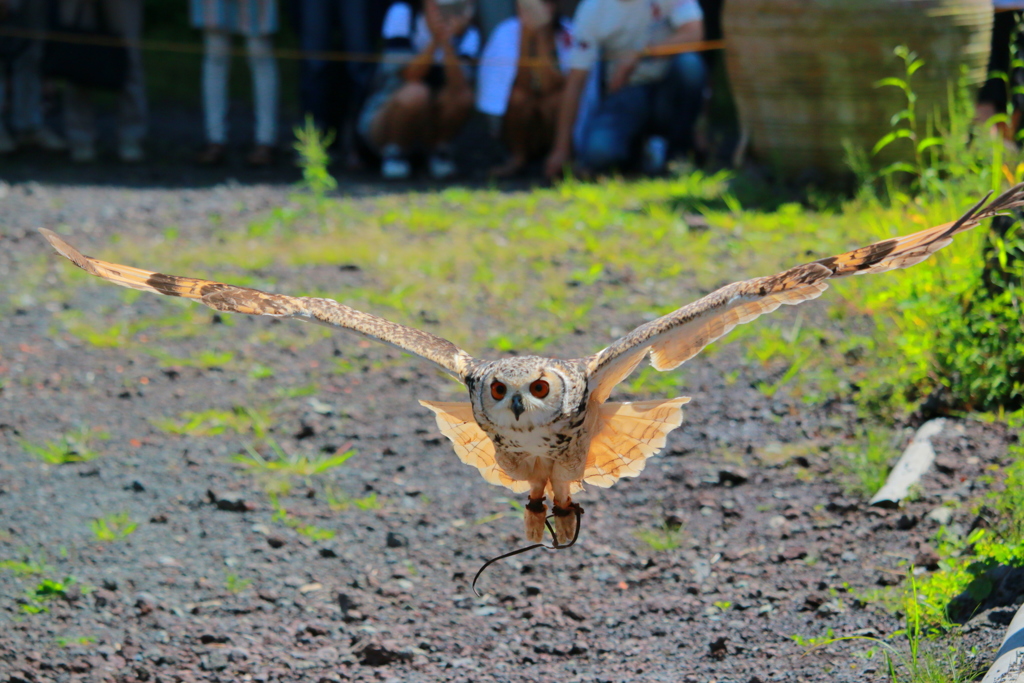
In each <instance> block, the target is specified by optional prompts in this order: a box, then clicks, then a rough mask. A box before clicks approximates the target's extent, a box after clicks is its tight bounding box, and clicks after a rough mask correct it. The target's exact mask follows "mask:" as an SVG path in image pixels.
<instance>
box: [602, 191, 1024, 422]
mask: <svg viewBox="0 0 1024 683" xmlns="http://www.w3.org/2000/svg"><path fill="white" fill-rule="evenodd" d="M989 196H991V193H989V195H986V196H985V198H984V199H982V200H981V201H980V202H978V203H977V204H976V205H975V206H974V207H973V208H972V209H971V210H970V211H968V212H967V213H965V214H964V215H963V216H961V217H960V218H959V219H958V220H956V221H954V222H952V223H944V224H942V225H937V226H935V227H933V228H929V229H927V230H922V231H920V232H916V233H914V234H912V235H907V236H905V237H895V238H892V239H887V240H882V241H881V242H875V243H874V244H870V245H868V246H866V247H861V248H860V249H855V250H853V251H848V252H846V253H845V254H839V255H838V256H830V257H829V258H824V259H820V260H818V261H814V262H812V263H805V264H804V265H802V266H797V267H795V268H791V269H789V270H787V271H784V272H782V273H779V274H777V275H771V276H768V277H759V278H754V279H752V280H744V281H742V282H734V283H733V284H731V285H726V286H725V287H722V288H721V289H718V290H716V291H714V292H712V293H711V294H708V295H707V296H705V297H704V298H702V299H699V300H697V301H695V302H693V303H692V304H689V305H687V306H683V307H682V308H680V309H678V310H676V311H673V312H672V313H669V314H668V315H665V316H662V317H661V318H658V319H657V320H652V321H651V322H649V323H646V324H644V325H641V326H640V327H638V328H636V329H635V330H633V331H632V332H630V333H629V334H627V335H626V336H624V337H622V338H620V339H618V340H617V341H616V342H615V343H613V344H612V345H611V346H609V347H608V348H606V349H604V350H603V351H600V352H598V353H596V354H594V355H593V356H590V357H589V358H586V359H584V362H585V363H586V364H587V370H588V372H587V374H588V377H589V378H590V388H591V396H592V400H596V401H598V402H603V401H605V400H607V398H608V396H609V394H610V393H611V391H612V388H614V387H615V385H616V384H618V383H619V382H621V381H622V380H624V379H625V378H626V377H627V376H628V375H629V373H631V372H632V371H633V369H634V368H636V366H637V365H639V364H640V361H642V360H643V359H644V356H646V355H647V354H648V353H649V354H650V356H651V365H652V366H654V368H655V369H656V370H671V369H673V368H675V367H677V366H679V365H680V364H681V363H684V362H685V361H687V360H689V359H690V358H693V357H694V356H695V355H697V354H698V353H700V351H701V349H703V348H704V347H705V346H707V345H708V344H710V343H711V342H713V341H715V340H716V339H718V338H719V337H722V336H723V335H725V334H727V333H729V331H731V330H732V329H733V328H734V327H736V326H737V325H741V324H743V323H748V322H750V321H751V320H754V319H755V318H757V317H758V316H760V315H762V314H764V313H770V312H772V311H774V310H775V309H776V308H778V307H779V306H781V305H782V304H789V305H794V304H798V303H801V302H803V301H807V300H809V299H814V298H817V297H819V296H821V294H822V292H824V291H825V290H826V289H828V281H829V280H831V279H833V278H837V277H844V276H846V275H863V274H865V273H884V272H885V271H887V270H894V269H896V268H906V267H908V266H912V265H914V264H916V263H920V262H921V261H923V260H925V259H926V258H928V257H929V256H931V255H932V254H933V253H935V252H936V251H938V250H939V249H942V248H943V247H945V246H946V245H948V244H949V243H950V242H952V241H953V236H954V235H956V234H957V233H960V232H964V231H966V230H970V229H971V228H973V227H975V226H976V225H978V224H979V223H980V222H981V221H983V220H985V219H986V218H991V217H992V216H995V215H996V214H999V213H1001V212H1003V211H1007V210H1009V209H1012V208H1015V207H1018V206H1022V205H1024V184H1020V185H1016V186H1015V187H1013V188H1011V189H1009V190H1007V191H1006V192H1004V193H1003V194H1001V195H1000V196H999V197H997V198H996V199H994V200H992V202H991V203H989V204H988V205H987V206H986V205H985V202H986V201H987V200H988V198H989Z"/></svg>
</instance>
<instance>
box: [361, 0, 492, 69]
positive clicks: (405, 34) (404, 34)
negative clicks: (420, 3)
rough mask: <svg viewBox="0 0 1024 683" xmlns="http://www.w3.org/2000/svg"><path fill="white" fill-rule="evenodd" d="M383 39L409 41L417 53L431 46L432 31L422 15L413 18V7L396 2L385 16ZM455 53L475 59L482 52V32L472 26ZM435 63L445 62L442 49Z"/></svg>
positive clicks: (464, 34) (435, 57)
mask: <svg viewBox="0 0 1024 683" xmlns="http://www.w3.org/2000/svg"><path fill="white" fill-rule="evenodd" d="M381 37H383V38H384V40H385V41H393V40H403V39H404V40H408V41H409V43H410V44H411V46H412V49H413V50H415V51H416V52H417V53H418V52H420V51H422V50H423V49H424V48H425V47H427V45H429V44H430V29H429V28H428V27H427V20H426V19H425V18H424V16H423V15H422V14H419V15H416V16H415V17H414V16H413V11H412V7H411V6H410V5H409V4H408V3H405V2H396V3H395V4H393V5H391V7H390V8H389V9H388V13H387V14H386V15H385V16H384V26H383V28H382V29H381ZM457 40H458V44H457V45H456V46H455V51H456V53H457V54H458V55H459V56H460V57H465V58H466V59H474V58H475V57H476V55H477V53H478V52H480V32H479V31H477V29H476V27H475V26H470V27H469V28H468V29H466V32H465V33H463V34H462V37H461V38H458V39H457ZM434 61H435V62H437V63H441V62H443V61H444V58H443V53H442V52H441V50H440V48H439V49H438V51H437V53H436V54H435V55H434Z"/></svg>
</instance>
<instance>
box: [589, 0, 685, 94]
mask: <svg viewBox="0 0 1024 683" xmlns="http://www.w3.org/2000/svg"><path fill="white" fill-rule="evenodd" d="M703 19H704V13H703V12H702V11H701V8H700V5H699V4H698V3H697V0H583V2H581V3H580V6H579V7H577V8H576V16H575V17H574V18H573V47H572V51H571V52H570V54H569V68H571V69H585V70H590V69H592V68H593V67H594V65H595V64H597V62H598V60H599V59H604V60H606V61H607V62H608V64H607V69H606V70H605V77H606V78H610V77H611V75H612V74H613V73H614V72H615V67H616V65H617V62H618V60H620V59H622V58H623V57H624V56H626V55H628V54H630V53H633V52H637V51H638V50H643V49H644V48H646V47H648V46H649V45H653V44H655V43H657V42H659V41H662V40H664V39H665V38H668V37H669V36H670V35H671V34H672V33H673V32H674V31H675V29H677V28H679V27H680V26H682V25H683V24H688V23H690V22H691V21H701V20H703ZM667 68H668V61H667V60H666V59H645V60H643V61H642V62H641V63H640V64H639V65H637V68H636V70H635V71H634V72H633V76H632V78H630V81H629V84H630V85H642V84H644V83H651V82H653V81H656V80H659V79H660V78H661V77H662V76H663V75H664V74H665V70H666V69H667Z"/></svg>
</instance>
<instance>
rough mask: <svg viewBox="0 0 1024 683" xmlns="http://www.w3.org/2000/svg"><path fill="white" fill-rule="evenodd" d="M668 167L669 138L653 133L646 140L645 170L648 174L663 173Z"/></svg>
mask: <svg viewBox="0 0 1024 683" xmlns="http://www.w3.org/2000/svg"><path fill="white" fill-rule="evenodd" d="M667 167H668V140H666V139H665V138H663V137H661V136H660V135H652V136H651V137H649V138H647V140H646V141H645V142H644V157H643V172H644V173H645V174H647V175H652V176H656V175H661V174H663V173H664V172H665V169H666V168H667Z"/></svg>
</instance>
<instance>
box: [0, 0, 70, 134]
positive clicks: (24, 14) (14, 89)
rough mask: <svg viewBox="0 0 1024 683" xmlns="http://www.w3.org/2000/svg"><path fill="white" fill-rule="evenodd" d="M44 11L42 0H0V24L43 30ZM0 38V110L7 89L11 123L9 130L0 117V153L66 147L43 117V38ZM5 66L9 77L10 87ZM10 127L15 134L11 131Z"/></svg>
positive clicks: (44, 28)
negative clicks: (0, 43)
mask: <svg viewBox="0 0 1024 683" xmlns="http://www.w3.org/2000/svg"><path fill="white" fill-rule="evenodd" d="M46 14H47V6H46V3H45V2H39V1H38V0H37V1H33V0H0V28H12V29H15V30H24V31H30V32H38V31H45V30H46V23H47V21H46V20H47V16H46ZM2 40H3V45H2V47H3V54H2V55H0V112H2V111H3V110H4V108H5V106H4V105H5V104H6V99H7V94H8V92H9V93H10V96H11V102H10V121H11V127H10V130H9V129H8V127H7V126H6V125H5V124H4V123H3V121H2V120H0V154H9V153H10V152H13V151H15V150H16V149H18V148H21V147H39V148H41V149H44V150H47V151H51V152H59V151H63V150H66V149H67V143H66V142H65V141H64V139H63V138H61V137H60V136H59V135H57V134H56V133H54V132H53V131H52V130H50V129H49V128H48V127H47V126H46V123H45V121H44V120H43V78H42V72H41V66H42V65H41V62H42V56H43V41H42V40H41V39H39V38H27V37H25V38H19V37H17V36H11V37H4V38H3V39H2ZM4 62H6V63H4ZM8 67H9V72H10V77H11V78H10V89H9V90H8V80H7V75H8ZM12 131H13V133H14V136H12V135H11V132H12Z"/></svg>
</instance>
